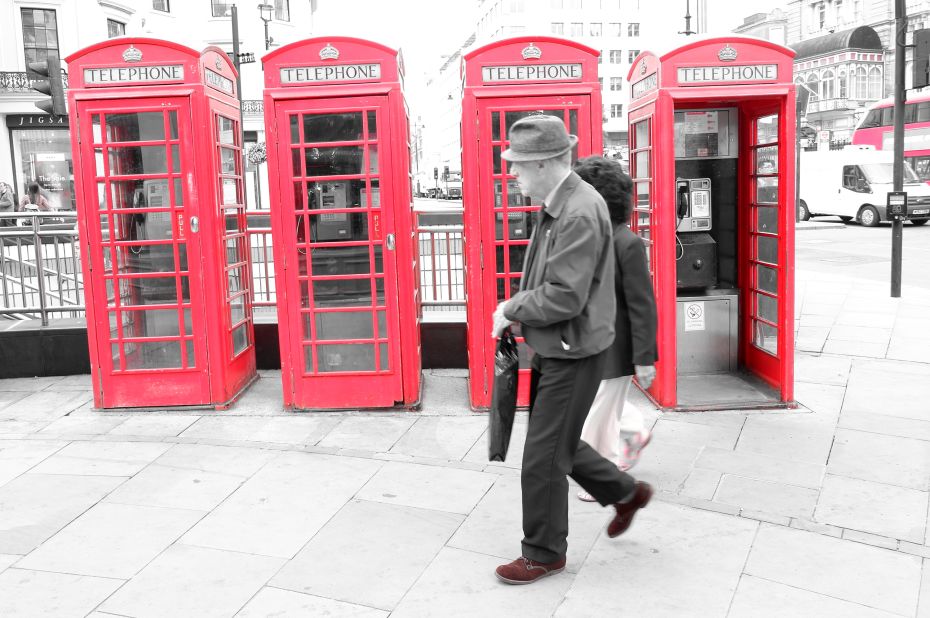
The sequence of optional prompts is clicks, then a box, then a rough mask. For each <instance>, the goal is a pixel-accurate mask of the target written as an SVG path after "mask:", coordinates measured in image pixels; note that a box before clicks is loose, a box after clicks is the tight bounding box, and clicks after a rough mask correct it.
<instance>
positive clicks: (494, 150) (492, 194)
mask: <svg viewBox="0 0 930 618" xmlns="http://www.w3.org/2000/svg"><path fill="white" fill-rule="evenodd" d="M535 114H545V115H549V116H556V117H558V118H560V119H561V120H562V121H563V122H565V127H566V129H568V132H569V133H571V134H572V135H577V136H578V145H577V146H576V148H575V150H574V152H573V153H572V159H573V161H574V160H577V159H578V158H579V157H586V156H589V155H590V154H592V152H591V150H592V142H591V133H590V126H591V119H590V117H589V114H590V97H589V96H587V95H569V96H539V97H521V98H519V99H486V100H479V101H478V127H479V137H478V148H479V154H478V161H479V166H480V169H479V171H478V176H479V178H478V180H479V183H480V184H479V203H480V204H481V211H480V212H481V222H480V225H481V237H482V239H483V240H482V243H481V251H482V255H481V264H482V265H483V266H482V268H483V278H484V281H483V285H482V288H483V290H484V293H483V294H482V295H481V298H482V302H483V305H484V306H483V309H482V311H483V314H484V315H485V316H488V321H487V324H488V327H487V328H486V329H485V330H487V331H488V332H490V329H491V327H490V324H491V322H490V316H491V315H492V314H493V313H494V309H495V308H496V307H497V304H498V303H499V302H501V301H503V300H506V299H508V298H510V297H511V296H513V295H514V294H516V293H517V291H519V289H520V279H521V276H522V273H523V258H524V256H525V255H526V250H527V246H528V245H529V243H530V238H531V237H532V233H533V228H534V227H535V225H536V218H537V214H536V213H537V211H538V210H539V208H540V204H534V203H532V202H531V200H530V199H529V198H527V197H524V196H523V195H522V194H521V193H520V189H519V187H518V185H517V181H516V179H515V178H514V177H513V176H512V175H511V174H510V173H509V169H508V166H509V164H508V163H507V161H504V160H503V159H501V152H503V151H504V150H506V149H507V147H508V146H509V144H510V142H509V141H508V140H507V135H508V134H509V131H510V126H511V125H512V124H513V123H514V122H516V121H517V120H519V119H521V118H524V117H526V116H532V115H535ZM492 290H493V292H492ZM518 341H520V342H521V345H520V346H519V348H520V354H521V358H520V378H519V381H518V385H519V386H518V394H517V404H518V405H520V406H528V405H529V360H530V354H529V351H528V349H527V346H526V344H525V343H524V342H523V340H522V339H518ZM494 352H495V345H494V342H493V341H492V340H491V339H490V337H488V338H487V345H486V346H485V349H484V358H483V359H482V360H483V363H484V367H483V368H480V369H479V371H475V368H474V367H473V368H472V370H471V371H472V375H473V376H474V375H480V373H484V375H485V396H486V400H485V403H484V405H489V404H490V392H489V388H490V377H491V375H493V371H492V370H491V368H493V367H494Z"/></svg>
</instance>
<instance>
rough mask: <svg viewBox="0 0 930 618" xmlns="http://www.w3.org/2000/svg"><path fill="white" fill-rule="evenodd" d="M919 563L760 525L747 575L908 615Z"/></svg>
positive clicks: (914, 600)
mask: <svg viewBox="0 0 930 618" xmlns="http://www.w3.org/2000/svg"><path fill="white" fill-rule="evenodd" d="M920 567H921V565H920V558H917V557H916V556H910V555H907V554H902V553H898V552H894V551H890V550H887V549H880V548H877V547H872V546H870V545H864V544H862V543H852V542H849V541H843V540H840V539H837V538H834V537H830V536H825V535H821V534H815V533H813V532H807V531H804V530H795V529H793V528H785V527H781V526H770V525H766V524H763V525H762V528H761V529H760V530H759V534H758V536H757V538H756V541H755V542H754V543H753V549H752V552H751V553H750V555H749V561H748V562H747V563H746V568H745V573H746V574H748V575H753V576H756V577H761V578H764V579H768V580H771V581H775V582H779V583H782V584H785V585H787V586H792V587H795V588H800V589H803V590H808V591H810V592H815V593H818V594H822V595H826V596H829V597H834V598H837V599H841V600H844V601H849V602H851V603H857V604H859V605H865V606H867V607H871V608H873V609H879V610H882V611H886V612H891V613H897V614H901V615H904V616H912V615H914V613H915V612H916V610H917V589H918V586H919V584H920Z"/></svg>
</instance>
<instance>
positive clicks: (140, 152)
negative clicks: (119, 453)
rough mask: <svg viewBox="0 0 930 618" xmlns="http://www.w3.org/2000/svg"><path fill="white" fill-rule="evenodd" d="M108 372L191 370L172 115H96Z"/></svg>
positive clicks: (180, 187) (188, 303)
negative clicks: (111, 369) (109, 353)
mask: <svg viewBox="0 0 930 618" xmlns="http://www.w3.org/2000/svg"><path fill="white" fill-rule="evenodd" d="M91 135H92V139H93V150H94V160H95V177H96V186H97V201H98V207H99V214H98V216H99V222H100V234H101V243H100V251H102V253H103V255H102V256H100V257H102V263H103V266H104V272H103V273H102V279H103V284H104V287H105V290H106V296H107V308H106V311H107V319H108V322H109V328H110V350H111V354H112V361H113V370H114V371H131V370H144V369H183V368H190V367H195V366H196V365H197V362H198V360H199V359H197V358H196V357H195V354H194V337H195V336H196V335H197V333H195V332H194V326H193V324H192V320H191V298H190V281H189V277H190V273H189V271H188V260H187V244H186V242H185V232H184V199H185V198H184V191H183V183H182V181H181V178H182V173H183V172H184V171H185V170H183V169H182V167H183V165H182V159H181V152H180V150H181V144H180V140H179V136H178V110H158V111H142V112H130V113H126V112H113V113H95V114H92V116H91Z"/></svg>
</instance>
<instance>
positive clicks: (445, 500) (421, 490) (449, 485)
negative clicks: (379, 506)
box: [357, 462, 497, 515]
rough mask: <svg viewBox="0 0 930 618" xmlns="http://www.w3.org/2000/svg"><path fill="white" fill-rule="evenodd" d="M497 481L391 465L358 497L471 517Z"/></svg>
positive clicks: (480, 475)
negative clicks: (472, 511)
mask: <svg viewBox="0 0 930 618" xmlns="http://www.w3.org/2000/svg"><path fill="white" fill-rule="evenodd" d="M496 479H497V476H496V475H494V474H488V473H485V472H473V471H471V470H457V469H454V468H441V467H437V466H424V465H420V464H411V463H398V462H389V463H387V464H385V466H384V467H383V468H382V469H381V470H379V471H378V473H377V474H375V475H374V477H372V479H371V480H370V481H369V482H368V483H367V484H366V485H365V487H363V488H362V489H361V491H359V492H358V496H357V497H358V498H360V499H362V500H372V501H374V502H385V503H388V504H400V505H404V506H413V507H417V508H421V509H433V510H437V511H446V512H449V513H461V514H464V515H467V514H468V513H470V512H471V510H472V509H473V508H474V507H475V505H476V504H478V501H479V500H481V498H482V497H483V496H484V494H485V493H486V492H487V491H488V489H490V487H491V485H492V484H493V483H494V481H495V480H496Z"/></svg>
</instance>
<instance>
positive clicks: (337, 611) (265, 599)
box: [236, 586, 388, 618]
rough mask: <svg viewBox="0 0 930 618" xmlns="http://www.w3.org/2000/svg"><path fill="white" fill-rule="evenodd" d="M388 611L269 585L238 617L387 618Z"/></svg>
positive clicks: (260, 591)
mask: <svg viewBox="0 0 930 618" xmlns="http://www.w3.org/2000/svg"><path fill="white" fill-rule="evenodd" d="M387 615H388V612H385V611H382V610H380V609H373V608H371V607H364V606H361V605H353V604H352V603H344V602H342V601H334V600H332V599H324V598H322V597H315V596H312V595H309V594H302V593H300V592H293V591H291V590H280V589H278V588H270V587H267V586H266V587H265V588H262V589H261V590H259V592H258V594H256V595H255V597H254V598H253V599H252V600H251V601H249V602H248V604H247V605H246V606H245V607H243V608H242V611H240V612H239V613H238V614H236V618H269V617H270V616H295V617H297V616H308V617H311V616H314V617H315V616H320V617H323V616H333V617H336V616H338V617H339V618H387Z"/></svg>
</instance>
